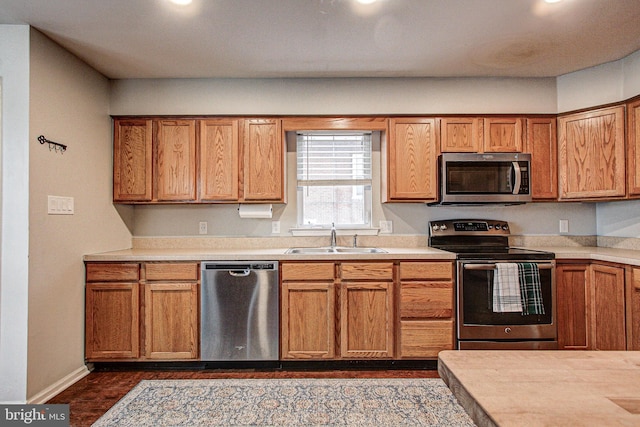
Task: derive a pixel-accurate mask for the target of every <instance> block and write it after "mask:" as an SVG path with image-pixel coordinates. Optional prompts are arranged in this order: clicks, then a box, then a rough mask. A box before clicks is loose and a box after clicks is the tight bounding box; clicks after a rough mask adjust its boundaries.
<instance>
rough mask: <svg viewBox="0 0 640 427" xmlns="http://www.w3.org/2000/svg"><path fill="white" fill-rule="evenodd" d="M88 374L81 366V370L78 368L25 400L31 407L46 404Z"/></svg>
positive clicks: (86, 369) (85, 368) (87, 370)
mask: <svg viewBox="0 0 640 427" xmlns="http://www.w3.org/2000/svg"><path fill="white" fill-rule="evenodd" d="M90 372H91V371H89V369H88V368H87V367H86V366H82V367H81V368H78V369H76V370H75V371H73V372H71V373H70V374H69V375H67V376H66V377H64V378H62V379H60V380H59V381H56V382H55V383H53V384H51V385H50V386H49V387H47V388H45V389H44V390H42V391H41V392H40V393H38V394H36V395H35V396H32V397H30V398H29V399H28V400H27V403H29V404H32V405H37V404H42V403H46V402H47V401H49V400H50V399H51V398H52V397H54V396H56V395H57V394H60V392H62V391H64V390H65V389H67V388H68V387H69V386H71V385H73V384H75V383H76V382H78V381H79V380H81V379H82V378H84V377H86V376H87V375H89V373H90Z"/></svg>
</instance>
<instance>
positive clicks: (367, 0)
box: [356, 0, 376, 4]
mask: <svg viewBox="0 0 640 427" xmlns="http://www.w3.org/2000/svg"><path fill="white" fill-rule="evenodd" d="M356 1H357V2H358V3H360V4H371V3H375V2H376V0H356Z"/></svg>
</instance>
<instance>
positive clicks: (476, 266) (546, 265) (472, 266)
mask: <svg viewBox="0 0 640 427" xmlns="http://www.w3.org/2000/svg"><path fill="white" fill-rule="evenodd" d="M534 264H536V263H534ZM462 268H464V269H465V270H495V269H496V265H495V264H463V266H462ZM552 268H553V264H551V263H539V264H538V269H540V270H551V269H552Z"/></svg>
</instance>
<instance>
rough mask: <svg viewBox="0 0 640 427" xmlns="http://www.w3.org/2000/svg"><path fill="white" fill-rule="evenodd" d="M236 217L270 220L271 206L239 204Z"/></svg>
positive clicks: (271, 215)
mask: <svg viewBox="0 0 640 427" xmlns="http://www.w3.org/2000/svg"><path fill="white" fill-rule="evenodd" d="M238 215H240V218H272V217H273V205H272V204H264V203H262V204H242V203H241V204H239V205H238Z"/></svg>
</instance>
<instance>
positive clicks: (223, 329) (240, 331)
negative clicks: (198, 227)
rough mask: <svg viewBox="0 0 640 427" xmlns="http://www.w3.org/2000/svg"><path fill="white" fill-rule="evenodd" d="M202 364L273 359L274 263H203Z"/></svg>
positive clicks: (275, 340)
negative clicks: (204, 362)
mask: <svg viewBox="0 0 640 427" xmlns="http://www.w3.org/2000/svg"><path fill="white" fill-rule="evenodd" d="M201 268H202V276H201V280H202V285H201V293H200V305H201V306H200V309H201V312H200V316H201V317H200V356H201V359H202V360H203V361H242V360H247V361H250V360H256V361H259V360H278V348H279V344H278V343H279V340H278V336H279V327H278V306H279V300H278V262H277V261H229V262H203V263H202V267H201Z"/></svg>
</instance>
